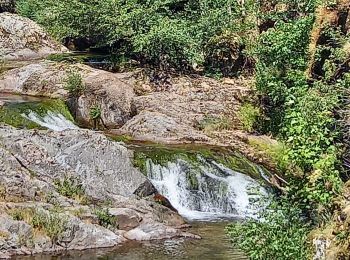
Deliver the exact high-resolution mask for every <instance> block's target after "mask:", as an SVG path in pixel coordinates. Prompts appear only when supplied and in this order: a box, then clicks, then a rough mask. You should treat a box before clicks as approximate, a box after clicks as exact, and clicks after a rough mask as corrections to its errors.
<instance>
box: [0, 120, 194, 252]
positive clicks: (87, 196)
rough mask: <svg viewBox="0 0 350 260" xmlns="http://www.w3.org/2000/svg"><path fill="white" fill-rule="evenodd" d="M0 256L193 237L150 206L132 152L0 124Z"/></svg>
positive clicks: (83, 133) (174, 218) (85, 138)
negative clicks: (130, 241)
mask: <svg viewBox="0 0 350 260" xmlns="http://www.w3.org/2000/svg"><path fill="white" fill-rule="evenodd" d="M0 140H1V141H0V153H1V157H0V158H1V159H0V173H1V174H0V195H1V196H0V207H1V209H2V210H1V212H2V213H1V216H0V218H1V221H0V230H1V235H0V241H1V243H0V244H1V252H2V255H0V257H6V256H10V255H12V254H32V253H39V252H49V251H57V250H58V251H59V250H66V249H88V248H99V247H113V246H116V245H119V244H120V243H122V242H124V241H126V240H153V239H163V238H169V237H178V236H185V237H194V238H196V236H194V235H192V234H188V233H186V232H184V231H183V230H181V229H178V228H181V227H183V225H184V224H185V222H184V220H183V219H182V218H181V217H180V216H179V215H178V214H177V213H176V212H173V211H171V210H170V209H168V208H166V207H164V206H162V205H160V204H159V203H156V202H155V201H153V197H152V195H153V194H154V193H155V192H156V191H155V189H154V188H153V186H152V185H151V184H150V183H149V181H148V180H147V179H146V178H145V177H144V175H143V174H142V173H141V172H140V171H139V170H137V169H136V168H134V167H133V164H132V152H131V151H129V150H128V149H126V148H125V147H123V146H122V145H121V144H118V143H115V142H113V141H110V140H108V139H107V138H106V137H105V136H103V135H100V134H97V133H94V132H92V131H87V130H71V131H66V132H46V131H37V130H34V131H28V130H17V129H14V128H12V127H8V126H1V127H0Z"/></svg>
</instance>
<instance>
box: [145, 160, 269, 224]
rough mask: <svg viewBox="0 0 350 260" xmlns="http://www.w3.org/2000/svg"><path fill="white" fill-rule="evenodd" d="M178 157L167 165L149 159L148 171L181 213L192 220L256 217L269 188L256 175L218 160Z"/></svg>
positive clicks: (156, 184)
mask: <svg viewBox="0 0 350 260" xmlns="http://www.w3.org/2000/svg"><path fill="white" fill-rule="evenodd" d="M197 158H198V160H197V161H196V162H190V161H187V160H183V159H177V160H176V161H173V162H168V163H167V165H159V164H154V163H153V162H152V160H151V159H148V161H147V164H146V166H147V167H146V168H147V174H148V177H149V179H150V180H151V182H152V183H153V185H154V186H155V187H156V188H157V189H158V191H159V192H160V193H161V194H163V195H164V196H165V197H167V198H168V199H169V201H170V202H171V204H172V205H173V206H174V207H175V208H176V209H177V210H178V211H179V213H180V214H181V215H183V216H184V217H187V218H189V219H192V220H214V219H225V218H244V217H255V216H256V213H257V212H258V211H259V210H260V209H261V207H262V206H261V203H260V202H261V199H260V198H261V197H262V196H266V195H267V191H266V189H265V188H264V187H262V186H261V185H260V184H259V183H258V182H257V181H256V180H254V179H253V178H251V177H249V176H247V175H245V174H242V173H239V172H236V171H233V170H231V169H229V168H227V167H225V166H223V165H221V164H219V163H216V162H215V161H210V160H206V159H204V158H202V157H201V156H199V155H198V156H197Z"/></svg>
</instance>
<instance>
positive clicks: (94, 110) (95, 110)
mask: <svg viewBox="0 0 350 260" xmlns="http://www.w3.org/2000/svg"><path fill="white" fill-rule="evenodd" d="M101 113H102V111H101V107H100V106H98V105H93V106H92V107H91V108H90V112H89V114H90V118H91V119H92V120H98V119H100V118H101Z"/></svg>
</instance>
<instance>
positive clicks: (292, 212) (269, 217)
mask: <svg viewBox="0 0 350 260" xmlns="http://www.w3.org/2000/svg"><path fill="white" fill-rule="evenodd" d="M301 213H302V212H301V210H300V209H298V207H293V206H291V205H290V202H280V203H276V202H273V203H271V205H270V206H269V207H268V209H266V211H264V213H262V215H261V216H260V219H261V221H259V220H255V219H250V220H247V221H245V222H243V223H235V224H231V225H229V226H228V227H227V233H228V235H229V237H230V238H231V241H232V242H233V244H234V245H235V246H237V247H238V248H240V249H241V250H242V251H244V252H246V253H247V254H248V256H249V259H252V260H254V259H256V260H261V259H280V260H288V259H290V260H295V259H308V258H309V254H310V252H309V250H308V246H307V235H308V232H309V230H310V229H309V226H308V224H307V222H305V219H302V218H301Z"/></svg>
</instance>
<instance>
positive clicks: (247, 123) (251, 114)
mask: <svg viewBox="0 0 350 260" xmlns="http://www.w3.org/2000/svg"><path fill="white" fill-rule="evenodd" d="M259 117H260V109H259V108H257V107H254V106H253V105H252V104H249V103H246V104H244V105H243V106H242V107H241V108H240V109H239V111H238V118H239V120H240V121H241V124H242V126H243V129H244V130H245V131H247V132H252V131H253V130H254V126H255V124H256V122H257V119H258V118H259Z"/></svg>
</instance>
